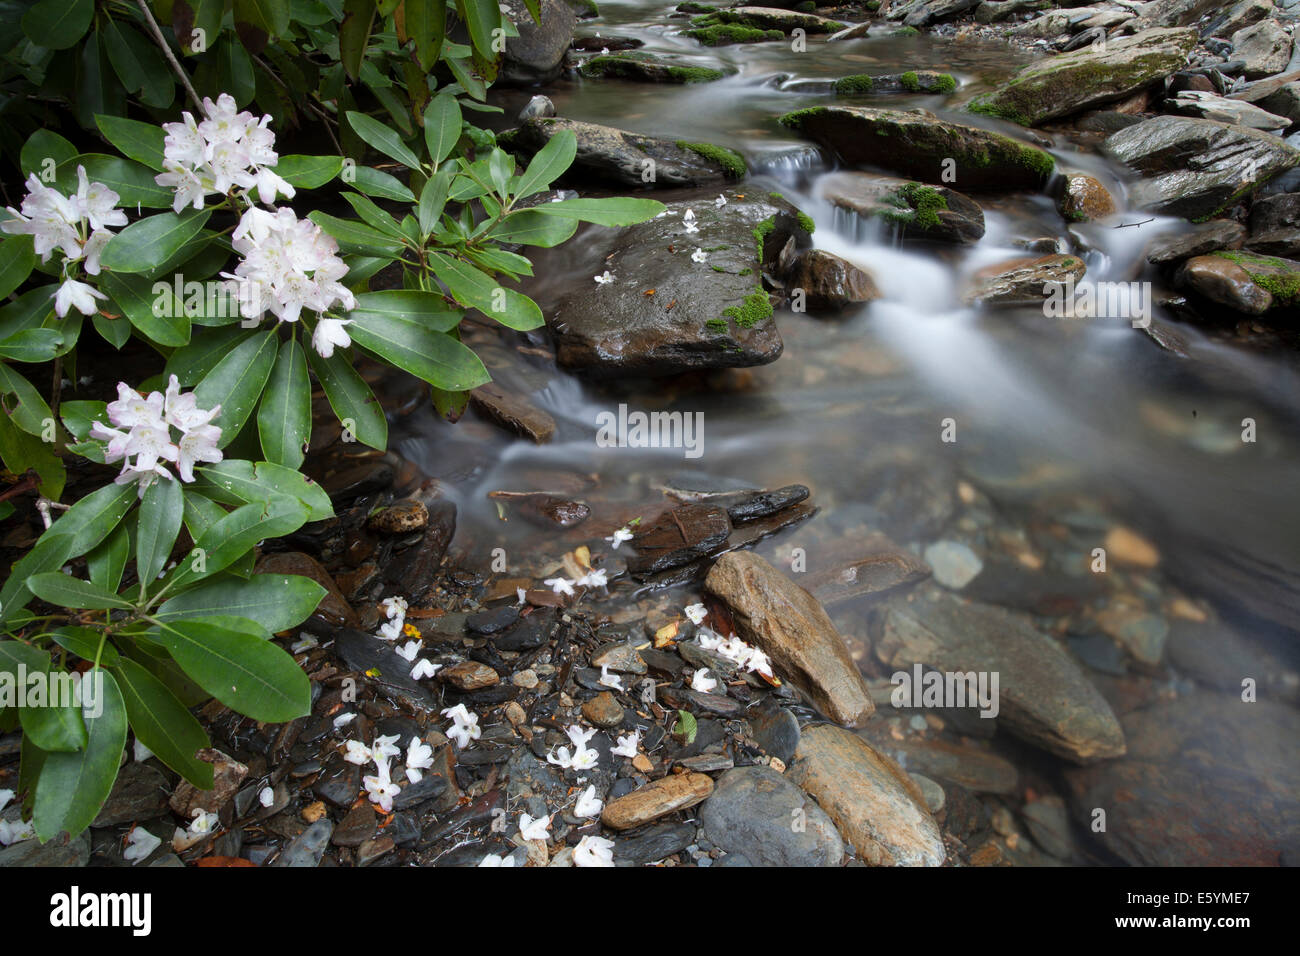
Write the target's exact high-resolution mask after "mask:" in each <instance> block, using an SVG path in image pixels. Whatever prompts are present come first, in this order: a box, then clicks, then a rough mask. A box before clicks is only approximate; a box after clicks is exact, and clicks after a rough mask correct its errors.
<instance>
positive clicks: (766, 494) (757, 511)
mask: <svg viewBox="0 0 1300 956" xmlns="http://www.w3.org/2000/svg"><path fill="white" fill-rule="evenodd" d="M808 494H809V491H808V487H807V486H806V485H786V486H785V487H784V488H775V489H773V490H771V491H751V492H745V493H742V494H740V495H738V496H737V498H736V499H735V500H734V501H733V500H731V499H730V497H728V499H726V500H725V501H717V502H714V503H715V504H722V505H723V506H724V507H725V508H726V509H727V517H729V518H730V519H731V520H732V521H752V520H753V519H754V518H765V517H767V516H768V515H771V514H776V513H777V512H778V511H780V510H782V509H783V508H788V507H790V506H791V505H797V504H798V503H799V502H801V501H803V500H804V499H805V498H807V497H808Z"/></svg>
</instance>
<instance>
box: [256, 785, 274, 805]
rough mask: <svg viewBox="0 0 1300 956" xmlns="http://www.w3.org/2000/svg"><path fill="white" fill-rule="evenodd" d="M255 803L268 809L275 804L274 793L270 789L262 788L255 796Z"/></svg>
mask: <svg viewBox="0 0 1300 956" xmlns="http://www.w3.org/2000/svg"><path fill="white" fill-rule="evenodd" d="M257 802H258V803H260V804H261V805H262V806H264V807H269V806H271V805H272V804H274V803H275V791H274V790H273V789H271V788H270V787H263V788H262V790H261V792H260V793H258V795H257Z"/></svg>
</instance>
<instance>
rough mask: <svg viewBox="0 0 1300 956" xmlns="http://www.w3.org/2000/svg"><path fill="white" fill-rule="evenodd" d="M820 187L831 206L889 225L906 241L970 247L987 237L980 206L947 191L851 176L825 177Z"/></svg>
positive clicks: (866, 175) (870, 175) (884, 178)
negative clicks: (915, 240)
mask: <svg viewBox="0 0 1300 956" xmlns="http://www.w3.org/2000/svg"><path fill="white" fill-rule="evenodd" d="M818 188H819V191H820V195H821V197H822V198H823V199H825V200H827V201H828V202H829V203H831V205H833V206H835V207H837V208H839V209H843V210H844V211H846V212H850V213H853V214H855V215H857V216H861V217H862V218H863V219H868V220H870V219H875V220H879V221H881V222H885V223H888V224H889V225H890V226H891V227H892V228H893V229H895V230H897V232H898V233H899V234H900V235H901V236H902V237H903V238H904V239H923V240H927V241H931V242H948V243H967V242H977V241H979V239H980V238H981V237H982V236H983V235H984V211H983V210H982V209H980V207H979V203H977V202H975V201H974V200H973V199H971V198H970V197H969V196H966V195H964V194H962V193H959V192H957V191H956V190H955V189H949V188H948V187H946V186H927V185H925V184H924V183H918V182H915V181H910V180H905V179H896V178H894V177H893V176H878V175H876V174H874V173H858V172H847V171H846V172H837V173H831V174H830V175H829V176H825V177H823V178H822V179H821V180H820V181H819V187H818Z"/></svg>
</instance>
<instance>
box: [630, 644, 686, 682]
mask: <svg viewBox="0 0 1300 956" xmlns="http://www.w3.org/2000/svg"><path fill="white" fill-rule="evenodd" d="M637 653H639V654H640V655H641V658H642V660H644V661H645V662H646V666H647V667H649V668H650V670H652V671H655V672H657V673H660V674H667V675H668V676H669V677H671V678H673V679H676V677H677V675H678V674H680V673H681V672H682V667H683V666H684V665H683V663H682V659H681V658H680V657H678V656H677V655H676V654H669V653H668V652H666V651H657V650H655V649H654V648H653V647H646V648H642V649H641V650H640V651H638V652H637Z"/></svg>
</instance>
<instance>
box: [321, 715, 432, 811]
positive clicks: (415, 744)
mask: <svg viewBox="0 0 1300 956" xmlns="http://www.w3.org/2000/svg"><path fill="white" fill-rule="evenodd" d="M401 752H402V748H401V747H398V746H397V734H388V735H387V736H379V737H376V738H375V742H374V744H373V745H371V746H369V747H367V746H366V745H365V744H363V743H362V742H361V741H359V740H349V741H347V753H346V754H345V755H344V757H343V759H344V760H346V761H347V762H348V763H354V764H356V765H357V766H358V767H364V766H365V765H366V764H368V763H371V762H373V763H374V765H375V772H374V773H373V774H367V775H366V776H364V777H362V778H361V783H362V785H363V786H364V787H365V788H366V795H367V796H368V797H369V798H370V802H371V803H373V804H375V805H376V806H378V807H379V809H380V810H383V811H384V813H392V811H393V798H394V797H396V796H397V795H398V794H399V793H401V792H402V788H401V787H400V786H399V785H398V784H396V783H394V782H393V776H392V768H391V767H390V766H389V760H390V759H391V758H393V757H396V756H398V755H399V754H400V753H401ZM405 766H406V779H407V780H408V781H410V782H411V783H418V782H419V781H420V780H421V778H422V777H423V776H424V774H423V772H422V771H425V770H428V769H429V768H430V767H432V766H433V748H432V747H430V746H429V745H428V744H426V743H425V742H424V741H422V740H421V739H420V738H419V737H412V738H411V742H410V743H409V744H407V745H406V764H405Z"/></svg>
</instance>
